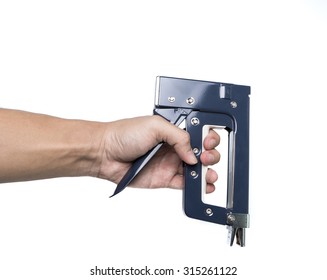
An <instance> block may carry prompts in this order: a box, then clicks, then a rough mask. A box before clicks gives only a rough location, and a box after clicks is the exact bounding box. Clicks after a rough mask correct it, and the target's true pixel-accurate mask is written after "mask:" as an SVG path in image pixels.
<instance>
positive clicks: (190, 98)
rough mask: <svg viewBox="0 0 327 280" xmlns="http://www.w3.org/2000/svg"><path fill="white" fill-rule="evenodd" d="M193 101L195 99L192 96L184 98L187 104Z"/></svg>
mask: <svg viewBox="0 0 327 280" xmlns="http://www.w3.org/2000/svg"><path fill="white" fill-rule="evenodd" d="M194 101H195V99H194V98H193V97H189V98H187V99H186V102H187V104H190V105H191V104H193V103H194Z"/></svg>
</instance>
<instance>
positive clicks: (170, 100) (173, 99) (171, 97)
mask: <svg viewBox="0 0 327 280" xmlns="http://www.w3.org/2000/svg"><path fill="white" fill-rule="evenodd" d="M175 100H176V99H175V97H174V96H169V97H168V101H169V102H171V103H173V102H175Z"/></svg>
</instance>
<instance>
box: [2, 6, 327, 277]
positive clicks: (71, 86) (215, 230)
mask: <svg viewBox="0 0 327 280" xmlns="http://www.w3.org/2000/svg"><path fill="white" fill-rule="evenodd" d="M326 24H327V6H326V2H325V1H323V0H320V1H318V0H316V1H314V0H311V1H208V0H203V1H190V0H189V1H168V0H166V1H143V0H138V1H70V0H65V1H59V0H57V1H1V2H0V107H5V108H16V109H22V110H27V111H33V112H40V113H46V114H50V115H55V116H60V117H64V118H80V119H89V120H97V121H111V120H116V119H121V118H127V117H134V116H139V115H148V114H151V113H152V108H153V98H154V85H155V77H156V76H157V75H167V76H175V77H183V78H193V79H204V80H211V81H219V82H230V83H236V84H245V85H250V86H251V89H252V94H251V174H250V175H251V178H250V183H251V184H250V186H251V204H250V205H251V228H250V229H249V230H248V231H247V246H246V247H245V248H238V247H236V246H235V247H232V248H230V247H229V246H228V245H227V244H226V234H227V231H226V229H225V228H224V227H223V226H219V225H215V224H208V223H205V222H200V221H196V220H193V219H189V218H187V217H186V216H185V215H184V214H183V211H182V192H180V191H174V190H139V189H127V190H125V191H124V193H122V194H120V195H119V196H117V197H115V198H114V199H109V198H108V196H109V195H110V194H111V193H112V192H113V190H114V188H115V185H114V184H112V183H110V182H106V181H102V180H98V179H92V178H59V179H51V180H43V181H36V182H25V183H12V184H2V185H0V279H6V280H10V279H94V278H96V279H97V278H98V277H95V276H90V275H89V274H90V269H91V268H94V266H96V265H97V266H99V267H103V268H106V267H108V266H114V267H116V268H129V267H131V266H134V267H140V268H141V267H143V266H145V265H148V266H149V267H151V268H175V269H180V270H181V271H182V270H183V267H184V266H207V267H209V266H218V267H220V266H236V267H237V268H238V276H230V278H231V279H232V278H233V279H253V278H255V277H261V278H264V279H277V278H278V279H279V278H285V279H286V278H292V279H295V278H297V277H300V276H303V279H304V278H309V277H310V278H312V279H325V276H324V274H325V273H326V270H325V259H324V254H325V253H326V249H327V247H326V237H325V235H326V222H325V217H326V208H325V205H326V192H325V188H326V178H325V173H326V171H325V170H326V164H325V161H326V147H325V145H326V140H327V139H326V133H325V131H324V125H325V121H326V98H325V96H326V93H327V86H326V82H327V81H326V65H327V55H326V50H327V43H326V34H327V28H326V27H327V25H326ZM0 133H1V132H0ZM0 156H1V155H0ZM103 277H104V276H103ZM103 277H102V278H103ZM100 278H101V277H100ZM108 278H109V277H108ZM126 278H128V279H138V278H137V277H126ZM151 278H152V277H151ZM188 278H190V279H195V278H196V279H217V278H222V277H219V276H200V277H196V276H193V277H184V276H182V273H180V274H179V275H178V276H175V277H158V279H188ZM110 279H123V277H117V278H115V277H111V278H110ZM142 279H143V278H142ZM149 279H150V278H149ZM255 279H257V278H255Z"/></svg>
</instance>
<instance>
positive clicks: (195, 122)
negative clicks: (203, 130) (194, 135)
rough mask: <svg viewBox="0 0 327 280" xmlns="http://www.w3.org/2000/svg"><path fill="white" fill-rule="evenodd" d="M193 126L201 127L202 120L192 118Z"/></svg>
mask: <svg viewBox="0 0 327 280" xmlns="http://www.w3.org/2000/svg"><path fill="white" fill-rule="evenodd" d="M191 124H192V125H199V124H200V120H199V119H198V118H192V119H191Z"/></svg>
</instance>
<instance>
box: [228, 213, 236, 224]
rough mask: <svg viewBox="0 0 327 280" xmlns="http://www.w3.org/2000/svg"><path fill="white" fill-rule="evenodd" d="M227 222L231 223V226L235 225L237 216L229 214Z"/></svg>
mask: <svg viewBox="0 0 327 280" xmlns="http://www.w3.org/2000/svg"><path fill="white" fill-rule="evenodd" d="M227 221H228V222H229V223H230V224H233V223H234V222H235V216H234V215H232V214H229V215H228V216H227Z"/></svg>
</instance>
